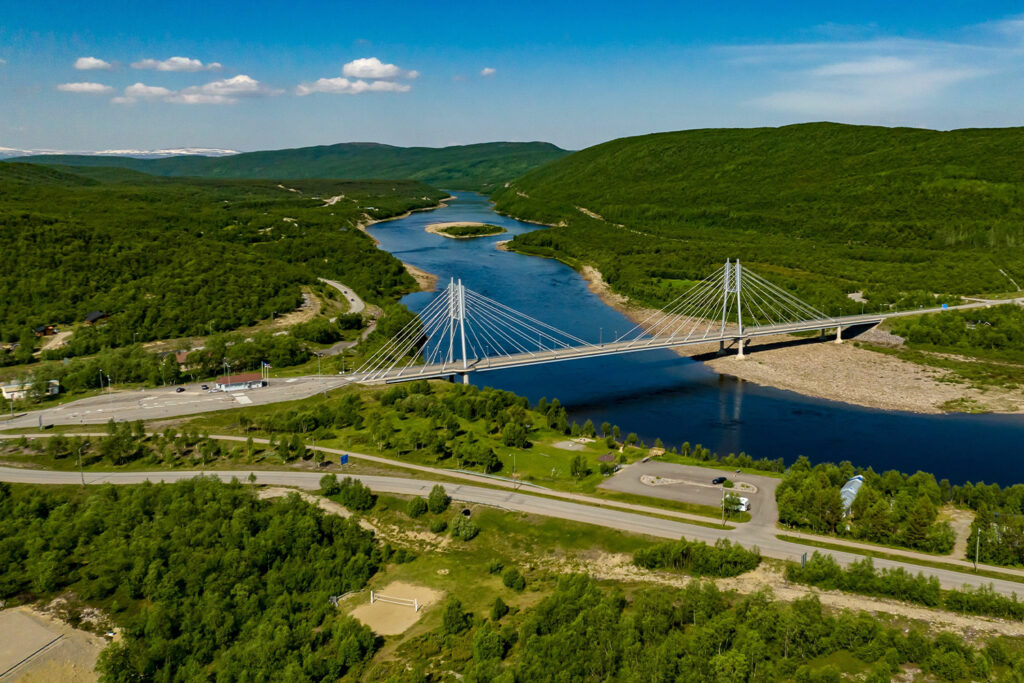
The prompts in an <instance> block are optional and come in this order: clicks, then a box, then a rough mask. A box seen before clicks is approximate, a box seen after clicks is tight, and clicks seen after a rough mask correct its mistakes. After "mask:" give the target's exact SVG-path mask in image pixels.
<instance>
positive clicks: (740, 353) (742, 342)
mask: <svg viewBox="0 0 1024 683" xmlns="http://www.w3.org/2000/svg"><path fill="white" fill-rule="evenodd" d="M737 341H738V343H737V344H736V357H737V358H739V359H740V360H742V359H744V358H746V357H747V356H746V354H744V353H743V346H744V345H745V344H746V343H747V340H746V339H743V338H742V337H740V338H739V340H737Z"/></svg>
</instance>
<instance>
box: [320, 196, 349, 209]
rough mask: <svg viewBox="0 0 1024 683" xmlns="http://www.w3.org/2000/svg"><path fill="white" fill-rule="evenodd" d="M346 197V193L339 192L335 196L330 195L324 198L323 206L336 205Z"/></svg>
mask: <svg viewBox="0 0 1024 683" xmlns="http://www.w3.org/2000/svg"><path fill="white" fill-rule="evenodd" d="M344 198H345V195H343V194H339V195H336V196H334V197H328V198H327V199H325V200H324V203H323V206H334V205H335V204H337V203H338V202H340V201H341V200H342V199H344Z"/></svg>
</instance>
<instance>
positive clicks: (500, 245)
mask: <svg viewBox="0 0 1024 683" xmlns="http://www.w3.org/2000/svg"><path fill="white" fill-rule="evenodd" d="M511 241H512V240H499V241H497V242H495V243H494V248H495V249H497V250H498V251H511V249H509V248H508V244H509V242H511Z"/></svg>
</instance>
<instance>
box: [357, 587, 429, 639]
mask: <svg viewBox="0 0 1024 683" xmlns="http://www.w3.org/2000/svg"><path fill="white" fill-rule="evenodd" d="M374 593H375V594H377V593H379V594H380V595H383V596H388V597H392V598H402V599H405V600H413V599H415V600H417V601H419V610H416V609H414V608H413V607H412V606H410V605H399V604H394V603H389V602H384V601H382V600H375V601H374V602H373V604H370V594H369V592H368V591H367V592H365V593H363V594H360V598H361V599H364V600H365V602H364V603H363V604H361V605H359V606H358V607H356V608H355V609H353V610H352V611H351V612H350V614H351V615H352V616H353V617H355V618H356V619H358V620H359V621H361V622H363V623H364V624H366V625H367V626H369V627H370V629H371V630H372V631H373V632H374V633H376V634H378V635H382V636H393V635H398V634H399V633H404V632H405V631H407V630H409V628H411V627H412V625H413V624H415V623H416V622H417V621H419V620H420V617H421V616H422V615H423V612H424V611H425V610H426V609H427V608H429V607H430V606H431V605H434V604H436V603H437V602H438V601H440V599H441V598H442V597H444V593H442V592H441V591H436V590H433V589H431V588H427V587H426V586H417V585H415V584H411V583H405V582H404V581H392V582H391V583H389V584H388V585H386V586H384V587H383V588H381V589H379V590H374Z"/></svg>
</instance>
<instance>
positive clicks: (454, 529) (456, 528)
mask: <svg viewBox="0 0 1024 683" xmlns="http://www.w3.org/2000/svg"><path fill="white" fill-rule="evenodd" d="M448 527H449V528H450V529H451V533H452V537H453V538H457V539H459V540H461V541H471V540H473V539H474V538H476V535H477V534H479V533H480V527H478V526H477V525H476V522H474V521H473V520H471V519H470V518H469V517H463V516H462V515H455V516H454V517H452V521H451V522H449V523H448Z"/></svg>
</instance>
